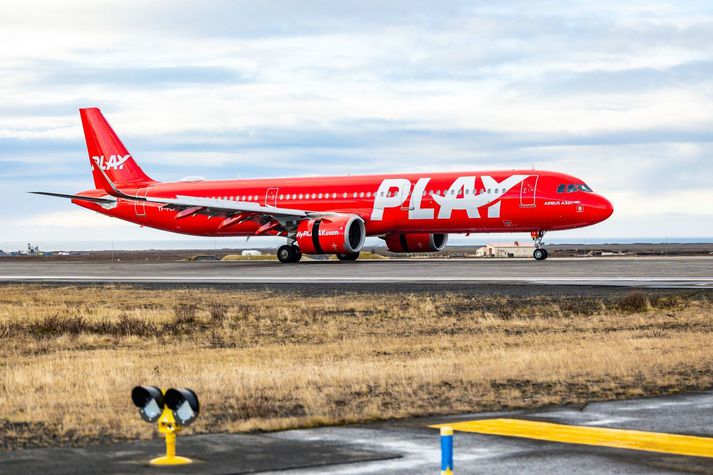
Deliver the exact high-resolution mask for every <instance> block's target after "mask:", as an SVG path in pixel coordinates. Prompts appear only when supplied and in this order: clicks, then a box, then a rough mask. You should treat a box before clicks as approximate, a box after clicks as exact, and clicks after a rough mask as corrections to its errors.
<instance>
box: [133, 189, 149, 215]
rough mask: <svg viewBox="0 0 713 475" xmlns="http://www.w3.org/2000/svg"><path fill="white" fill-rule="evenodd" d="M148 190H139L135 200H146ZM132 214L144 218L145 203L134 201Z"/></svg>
mask: <svg viewBox="0 0 713 475" xmlns="http://www.w3.org/2000/svg"><path fill="white" fill-rule="evenodd" d="M148 192H149V189H148V188H141V189H140V190H139V191H137V192H136V197H137V198H146V195H147V194H148ZM134 212H135V213H136V216H146V202H145V201H134Z"/></svg>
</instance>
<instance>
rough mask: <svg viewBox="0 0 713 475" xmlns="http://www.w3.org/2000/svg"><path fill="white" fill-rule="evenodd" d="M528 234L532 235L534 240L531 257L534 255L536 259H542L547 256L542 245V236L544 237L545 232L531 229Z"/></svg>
mask: <svg viewBox="0 0 713 475" xmlns="http://www.w3.org/2000/svg"><path fill="white" fill-rule="evenodd" d="M530 235H531V236H532V240H533V241H535V251H534V252H533V253H532V257H534V258H535V260H536V261H544V260H545V259H547V256H548V253H547V249H545V248H544V247H542V246H543V245H544V243H543V242H542V238H544V237H545V232H544V231H532V232H531V233H530Z"/></svg>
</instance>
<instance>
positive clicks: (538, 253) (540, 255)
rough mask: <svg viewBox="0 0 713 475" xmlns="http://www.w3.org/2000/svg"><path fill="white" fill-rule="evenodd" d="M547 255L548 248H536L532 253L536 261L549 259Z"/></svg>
mask: <svg viewBox="0 0 713 475" xmlns="http://www.w3.org/2000/svg"><path fill="white" fill-rule="evenodd" d="M547 255H548V254H547V249H535V252H533V253H532V256H533V257H534V258H535V260H536V261H544V260H545V259H547Z"/></svg>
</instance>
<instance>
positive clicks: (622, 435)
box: [429, 419, 713, 458]
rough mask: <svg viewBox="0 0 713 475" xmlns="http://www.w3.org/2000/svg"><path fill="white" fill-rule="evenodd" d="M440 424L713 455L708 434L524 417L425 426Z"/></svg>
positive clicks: (467, 429)
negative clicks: (699, 434)
mask: <svg viewBox="0 0 713 475" xmlns="http://www.w3.org/2000/svg"><path fill="white" fill-rule="evenodd" d="M443 426H448V427H452V428H453V430H455V431H460V432H474V433H478V434H487V435H499V436H506V437H519V438H525V439H536V440H545V441H549V442H560V443H565V444H577V445H594V446H599V447H612V448H617V449H630V450H641V451H646V452H659V453H666V454H676V455H687V456H694V457H710V458H713V438H710V437H698V436H692V435H681V434H667V433H664V432H645V431H638V430H627V429H612V428H608V427H583V426H573V425H565V424H555V423H551V422H539V421H530V420H524V419H483V420H477V421H464V422H454V423H448V424H437V425H432V426H429V427H432V428H441V427H443Z"/></svg>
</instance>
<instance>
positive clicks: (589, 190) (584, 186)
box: [579, 183, 592, 193]
mask: <svg viewBox="0 0 713 475" xmlns="http://www.w3.org/2000/svg"><path fill="white" fill-rule="evenodd" d="M579 190H580V191H586V192H587V193H592V189H591V188H589V187H588V186H587V185H585V184H584V183H582V184H581V185H579Z"/></svg>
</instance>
